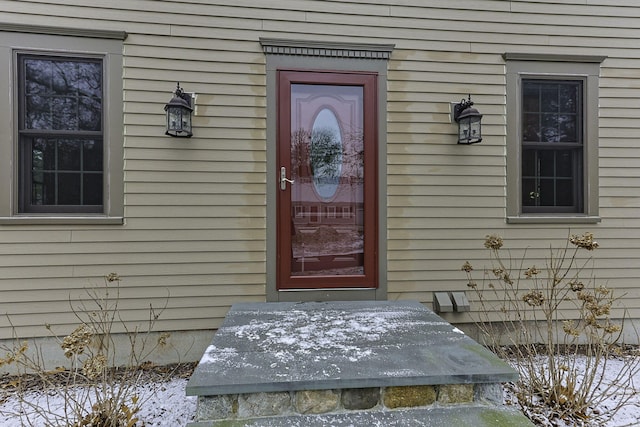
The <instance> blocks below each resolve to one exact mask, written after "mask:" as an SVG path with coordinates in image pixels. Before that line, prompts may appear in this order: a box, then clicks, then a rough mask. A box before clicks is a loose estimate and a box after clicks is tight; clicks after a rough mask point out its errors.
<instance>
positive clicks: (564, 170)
mask: <svg viewBox="0 0 640 427" xmlns="http://www.w3.org/2000/svg"><path fill="white" fill-rule="evenodd" d="M556 165H557V166H556V171H557V173H556V174H557V175H558V176H561V177H572V176H573V159H572V155H571V151H570V150H562V151H558V152H557V155H556Z"/></svg>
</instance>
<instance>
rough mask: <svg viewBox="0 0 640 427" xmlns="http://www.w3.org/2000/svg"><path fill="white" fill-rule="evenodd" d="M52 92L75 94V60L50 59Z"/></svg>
mask: <svg viewBox="0 0 640 427" xmlns="http://www.w3.org/2000/svg"><path fill="white" fill-rule="evenodd" d="M51 65H52V68H51V71H52V76H51V80H52V84H53V87H52V89H53V93H55V94H56V95H76V83H77V81H78V73H77V71H76V70H77V67H76V63H75V62H70V61H51Z"/></svg>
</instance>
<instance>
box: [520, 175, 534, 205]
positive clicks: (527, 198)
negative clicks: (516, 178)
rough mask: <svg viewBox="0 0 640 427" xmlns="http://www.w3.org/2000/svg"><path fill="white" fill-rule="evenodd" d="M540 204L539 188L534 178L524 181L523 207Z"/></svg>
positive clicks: (524, 179)
mask: <svg viewBox="0 0 640 427" xmlns="http://www.w3.org/2000/svg"><path fill="white" fill-rule="evenodd" d="M537 204H538V187H537V185H536V180H535V179H534V178H523V179H522V205H523V206H537Z"/></svg>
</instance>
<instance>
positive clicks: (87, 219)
mask: <svg viewBox="0 0 640 427" xmlns="http://www.w3.org/2000/svg"><path fill="white" fill-rule="evenodd" d="M122 224H124V218H123V217H121V216H27V215H19V216H18V215H16V216H10V217H0V225H122Z"/></svg>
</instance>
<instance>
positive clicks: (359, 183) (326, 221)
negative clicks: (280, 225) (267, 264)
mask: <svg viewBox="0 0 640 427" xmlns="http://www.w3.org/2000/svg"><path fill="white" fill-rule="evenodd" d="M363 117H364V116H363V88H362V87H361V86H333V85H305V84H293V85H291V167H292V171H291V175H292V177H291V178H292V179H293V181H294V182H295V184H294V185H292V186H291V221H292V232H291V233H292V236H291V256H292V260H291V261H292V262H291V270H292V271H291V275H292V276H336V275H363V274H364V230H363V227H364V209H363V202H364V181H363V178H364V163H363V161H364V141H363Z"/></svg>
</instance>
